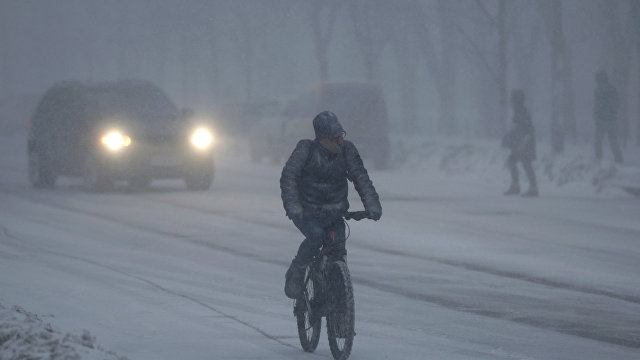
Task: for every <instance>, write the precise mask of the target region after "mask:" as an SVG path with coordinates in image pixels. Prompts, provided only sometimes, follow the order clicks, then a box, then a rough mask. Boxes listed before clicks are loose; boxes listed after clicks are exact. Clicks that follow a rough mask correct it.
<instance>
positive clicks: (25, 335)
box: [0, 302, 126, 360]
mask: <svg viewBox="0 0 640 360" xmlns="http://www.w3.org/2000/svg"><path fill="white" fill-rule="evenodd" d="M0 359H7V360H8V359H69V360H73V359H83V360H84V359H86V360H114V359H119V360H124V359H126V358H125V357H120V356H118V355H117V354H115V353H113V352H111V351H105V350H104V349H102V348H101V347H100V346H99V345H97V344H96V339H95V337H93V336H91V334H90V333H89V332H88V331H87V330H84V331H83V333H82V334H72V333H61V332H59V331H57V330H54V329H53V328H52V326H51V325H50V324H49V323H44V322H43V321H42V320H41V319H40V318H39V317H38V316H37V315H36V314H32V313H30V312H28V311H26V310H24V309H23V308H21V307H19V306H13V307H12V308H10V309H9V308H6V307H5V306H4V305H3V304H2V303H1V302H0Z"/></svg>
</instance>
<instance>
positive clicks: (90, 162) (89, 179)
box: [83, 155, 114, 192]
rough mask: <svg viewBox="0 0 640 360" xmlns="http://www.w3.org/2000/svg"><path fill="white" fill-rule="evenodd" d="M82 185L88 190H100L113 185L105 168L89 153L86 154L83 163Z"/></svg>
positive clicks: (107, 188)
mask: <svg viewBox="0 0 640 360" xmlns="http://www.w3.org/2000/svg"><path fill="white" fill-rule="evenodd" d="M83 178H84V186H85V188H86V189H87V190H89V191H90V192H102V191H106V190H109V189H111V188H112V187H113V183H114V181H113V180H112V179H111V178H110V177H109V176H108V174H107V172H106V170H105V169H104V168H103V167H102V166H101V165H100V163H99V162H98V161H97V160H96V159H95V158H94V157H93V156H91V155H89V156H87V157H86V159H85V164H84V173H83Z"/></svg>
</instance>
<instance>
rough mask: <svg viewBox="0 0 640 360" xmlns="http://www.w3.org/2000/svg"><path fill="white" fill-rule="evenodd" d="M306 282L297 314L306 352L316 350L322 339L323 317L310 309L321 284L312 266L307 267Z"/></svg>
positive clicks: (298, 301) (297, 307)
mask: <svg viewBox="0 0 640 360" xmlns="http://www.w3.org/2000/svg"><path fill="white" fill-rule="evenodd" d="M305 284H306V286H305V290H304V294H303V296H302V297H301V298H300V299H297V300H296V305H295V306H296V308H295V309H296V310H295V315H296V322H297V325H298V337H299V338H300V345H302V349H303V350H304V351H306V352H314V351H315V350H316V347H318V341H319V340H320V332H321V329H322V318H321V317H319V316H315V315H313V309H312V311H309V307H310V306H311V305H310V304H312V303H313V301H314V299H315V296H316V294H317V292H316V289H318V286H319V284H316V282H315V281H314V280H313V277H312V276H311V267H307V270H306V274H305Z"/></svg>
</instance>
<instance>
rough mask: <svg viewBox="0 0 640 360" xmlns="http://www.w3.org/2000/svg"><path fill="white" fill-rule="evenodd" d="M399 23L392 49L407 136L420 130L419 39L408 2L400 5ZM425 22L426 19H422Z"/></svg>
mask: <svg viewBox="0 0 640 360" xmlns="http://www.w3.org/2000/svg"><path fill="white" fill-rule="evenodd" d="M398 7H399V13H398V18H397V19H398V21H397V22H396V23H395V26H394V27H393V29H392V30H393V31H392V39H391V42H390V44H391V47H392V48H393V52H394V55H395V59H396V62H397V64H398V71H399V79H398V80H399V84H400V90H399V93H400V105H401V106H400V112H401V125H400V126H401V129H402V131H403V132H404V133H405V134H415V132H416V131H417V130H418V114H417V95H416V92H417V82H418V81H417V58H418V54H417V50H416V49H418V48H419V46H417V44H416V42H417V39H416V37H415V36H413V33H414V31H413V30H414V25H413V23H412V22H413V21H415V20H416V19H415V15H416V14H415V12H414V11H413V8H412V7H411V6H407V3H406V2H401V3H399V4H398ZM420 21H424V19H420Z"/></svg>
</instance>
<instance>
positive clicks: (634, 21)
mask: <svg viewBox="0 0 640 360" xmlns="http://www.w3.org/2000/svg"><path fill="white" fill-rule="evenodd" d="M629 5H630V11H629V17H630V18H631V22H630V26H631V28H632V29H635V32H634V33H632V36H633V38H634V42H635V48H636V74H637V76H638V79H637V80H638V84H637V87H636V89H637V90H638V91H640V1H636V0H629ZM636 101H637V103H636V106H637V113H636V116H637V119H636V146H640V99H638V98H637V97H636Z"/></svg>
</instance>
